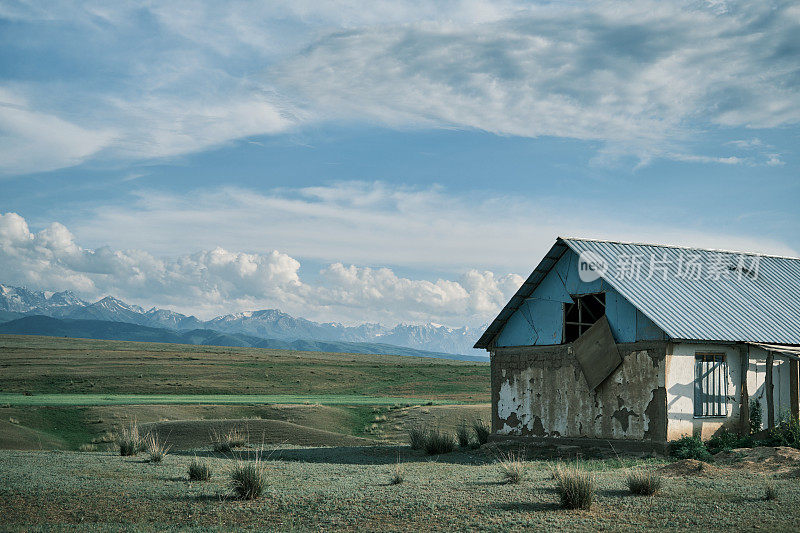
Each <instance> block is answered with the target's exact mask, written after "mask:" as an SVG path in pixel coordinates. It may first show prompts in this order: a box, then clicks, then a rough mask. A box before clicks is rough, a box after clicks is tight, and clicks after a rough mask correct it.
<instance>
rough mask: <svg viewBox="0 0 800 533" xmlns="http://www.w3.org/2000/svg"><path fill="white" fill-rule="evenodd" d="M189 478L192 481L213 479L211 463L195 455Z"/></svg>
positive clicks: (190, 466)
mask: <svg viewBox="0 0 800 533" xmlns="http://www.w3.org/2000/svg"><path fill="white" fill-rule="evenodd" d="M189 479H191V480H192V481H208V480H209V479H211V465H210V464H209V463H208V461H204V460H201V459H198V458H197V457H195V458H194V459H192V462H191V463H189Z"/></svg>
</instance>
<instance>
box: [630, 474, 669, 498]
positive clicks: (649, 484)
mask: <svg viewBox="0 0 800 533" xmlns="http://www.w3.org/2000/svg"><path fill="white" fill-rule="evenodd" d="M661 483H662V480H661V476H660V475H658V474H657V473H656V472H649V471H638V472H631V473H630V474H628V490H630V491H631V494H638V495H640V496H652V495H653V494H655V493H656V492H658V491H659V490H660V489H661Z"/></svg>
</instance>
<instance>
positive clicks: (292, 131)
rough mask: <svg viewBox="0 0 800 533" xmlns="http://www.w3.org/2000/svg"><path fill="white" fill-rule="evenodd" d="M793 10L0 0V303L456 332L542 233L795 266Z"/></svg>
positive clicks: (797, 138) (528, 255) (798, 223)
mask: <svg viewBox="0 0 800 533" xmlns="http://www.w3.org/2000/svg"><path fill="white" fill-rule="evenodd" d="M798 57H800V6H798V5H797V4H796V3H790V2H767V3H759V4H758V5H757V6H754V5H751V4H748V3H738V2H681V3H671V4H665V3H649V2H641V3H639V2H637V3H636V4H635V5H630V4H628V3H618V2H589V3H581V2H565V3H552V4H551V3H546V2H545V3H534V2H513V1H508V2H491V3H488V2H481V1H479V0H470V1H448V2H437V3H426V2H380V1H379V2H357V1H348V2H331V3H319V2H307V3H306V2H302V1H297V2H291V3H286V4H278V3H270V5H264V4H263V3H250V2H231V3H225V4H218V3H211V2H199V1H198V2H170V3H168V4H164V5H159V4H156V3H147V2H144V3H136V2H131V3H124V4H123V3H120V4H118V5H114V6H112V7H109V6H105V5H102V4H99V3H92V2H76V3H70V2H60V3H58V4H56V5H48V4H42V3H38V2H3V1H0V191H2V194H0V215H2V218H0V272H2V275H1V276H0V278H2V279H0V283H6V284H24V285H27V286H29V287H35V288H41V289H52V290H60V289H72V290H75V291H77V292H79V293H80V294H81V295H83V296H85V297H86V298H95V297H99V296H102V295H105V294H115V295H117V296H120V297H123V298H125V299H126V300H130V301H134V302H136V303H139V304H140V305H145V306H149V305H158V306H161V307H169V308H174V309H178V310H181V311H184V312H192V313H196V314H198V315H200V316H203V317H207V316H211V315H214V314H218V313H222V312H233V311H241V310H246V309H254V308H264V307H277V308H281V309H283V310H285V311H287V312H291V313H293V314H298V315H302V316H306V317H309V318H314V319H318V320H337V321H343V322H347V323H354V322H360V321H381V322H385V323H396V322H401V321H403V322H427V321H434V322H437V323H445V324H448V325H454V326H457V325H462V324H470V325H476V326H479V325H480V324H483V323H485V322H486V321H487V320H489V319H490V318H492V316H493V315H494V313H496V311H497V310H498V309H499V307H501V306H502V305H503V303H504V302H505V300H506V299H507V298H508V297H509V296H510V295H511V294H512V293H513V292H514V290H515V289H516V287H517V286H518V285H519V283H520V282H521V281H522V278H523V277H525V276H527V275H528V274H529V272H530V270H531V269H532V268H533V266H534V265H535V264H536V262H538V259H539V258H540V257H541V256H542V255H543V254H544V253H545V252H546V250H547V248H548V247H549V246H550V245H551V244H552V242H553V240H554V239H555V237H556V236H557V235H571V236H586V237H596V238H610V239H615V240H624V241H647V242H666V243H671V244H686V245H696V246H703V247H713V248H728V249H741V250H747V251H761V252H766V253H777V254H782V255H793V256H797V255H798V251H800V232H798V228H800V215H799V214H798V213H799V212H800V210H798V209H797V204H798V200H800V180H798V163H799V161H798V155H799V154H798V147H800V127H798V123H800V93H799V91H798V85H799V84H800V61H798Z"/></svg>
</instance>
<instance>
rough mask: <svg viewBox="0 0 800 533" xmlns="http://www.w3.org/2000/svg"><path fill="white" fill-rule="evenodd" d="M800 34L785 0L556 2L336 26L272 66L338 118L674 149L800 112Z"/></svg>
mask: <svg viewBox="0 0 800 533" xmlns="http://www.w3.org/2000/svg"><path fill="white" fill-rule="evenodd" d="M798 32H800V16H798V9H796V8H793V7H792V6H789V5H785V4H782V5H778V6H769V7H752V8H745V7H740V8H737V9H736V10H732V11H731V12H728V13H724V14H719V13H718V10H715V9H712V10H704V9H692V8H690V7H689V6H687V5H675V4H668V5H665V4H664V3H651V2H639V3H635V4H630V3H625V4H618V3H612V2H598V3H592V4H588V5H582V6H581V7H580V8H575V7H563V6H561V5H558V4H554V5H548V6H544V7H543V6H538V7H536V6H534V7H533V8H531V9H530V10H528V11H527V12H522V13H518V14H517V15H516V16H514V17H513V18H510V19H505V20H501V21H497V22H492V23H485V24H477V25H457V24H451V23H449V22H425V23H417V24H410V25H405V26H398V27H391V28H386V27H380V28H367V29H359V30H352V31H347V32H342V33H339V34H332V35H328V36H325V37H323V38H321V39H320V40H318V41H317V42H316V43H315V44H313V45H312V46H310V47H309V48H308V49H307V50H306V51H305V52H304V53H303V54H302V55H301V56H300V57H295V58H290V59H289V60H287V62H286V63H285V64H284V65H283V66H282V67H281V68H279V69H276V70H275V72H276V73H277V80H278V81H277V83H278V84H279V86H281V87H284V90H285V91H286V92H287V93H291V94H300V95H303V96H304V97H305V98H306V101H307V105H308V106H309V107H310V108H313V109H315V110H317V112H318V113H319V114H320V116H321V117H322V118H326V119H329V120H337V119H341V118H348V117H353V116H361V117H366V118H369V119H372V120H374V121H378V122H381V123H386V124H389V125H398V124H399V125H406V124H417V125H422V126H456V127H467V128H477V129H481V130H486V131H489V132H492V133H497V134H504V135H518V136H528V137H537V136H557V137H569V138H576V139H588V140H599V141H605V142H609V143H612V144H618V145H622V146H624V147H625V150H627V151H628V153H634V154H637V153H639V154H640V155H641V156H643V157H652V156H655V157H662V156H663V157H670V158H674V156H673V152H675V149H674V147H675V145H676V144H677V143H679V142H680V141H683V140H686V139H688V138H691V136H692V135H693V134H694V133H695V132H696V131H697V130H698V128H700V127H704V126H707V125H718V126H719V125H723V126H736V127H741V126H745V127H753V128H771V127H776V126H781V125H786V124H796V123H797V122H798V121H800V91H798V90H797V87H796V83H795V82H794V81H793V80H795V79H796V77H797V74H798V69H797V62H796V56H795V55H794V54H793V53H791V50H796V46H797V42H796V41H797V37H796V36H797V35H798ZM687 157H688V156H687ZM698 157H702V156H698ZM711 160H712V158H708V161H711ZM713 160H716V161H718V162H720V163H734V162H736V159H735V158H732V157H724V156H723V157H717V158H713Z"/></svg>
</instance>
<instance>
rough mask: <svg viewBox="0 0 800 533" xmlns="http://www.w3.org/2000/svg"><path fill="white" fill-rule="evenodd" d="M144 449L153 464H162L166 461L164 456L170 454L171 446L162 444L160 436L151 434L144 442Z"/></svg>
mask: <svg viewBox="0 0 800 533" xmlns="http://www.w3.org/2000/svg"><path fill="white" fill-rule="evenodd" d="M144 448H145V450H146V451H147V455H149V456H150V462H151V463H160V462H161V461H163V460H164V456H165V455H167V452H169V449H170V446H167V445H166V444H165V443H164V442H162V441H161V440H160V439H159V438H158V435H153V434H152V433H151V434H149V435H148V436H147V438H146V439H145V441H144Z"/></svg>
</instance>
